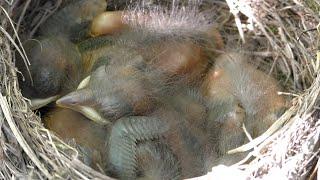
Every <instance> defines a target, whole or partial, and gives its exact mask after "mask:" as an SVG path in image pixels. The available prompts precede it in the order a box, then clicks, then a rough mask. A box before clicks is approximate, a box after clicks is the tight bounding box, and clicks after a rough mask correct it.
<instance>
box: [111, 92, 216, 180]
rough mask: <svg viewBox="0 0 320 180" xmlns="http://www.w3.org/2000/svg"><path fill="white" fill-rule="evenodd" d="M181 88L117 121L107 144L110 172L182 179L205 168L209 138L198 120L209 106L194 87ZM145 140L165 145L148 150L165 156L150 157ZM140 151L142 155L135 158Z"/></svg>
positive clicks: (194, 174)
mask: <svg viewBox="0 0 320 180" xmlns="http://www.w3.org/2000/svg"><path fill="white" fill-rule="evenodd" d="M181 91H182V92H181V93H178V94H177V95H173V96H171V95H168V96H167V97H163V99H162V100H161V101H162V103H161V105H159V107H158V108H157V109H155V110H154V111H153V112H150V113H148V114H145V115H144V116H130V117H123V118H120V119H119V120H117V121H116V122H115V124H114V126H113V127H112V129H111V136H110V139H109V143H108V148H107V154H108V157H109V160H108V162H109V163H110V165H109V167H108V168H109V172H113V174H114V175H116V177H120V178H124V179H126V178H129V177H131V178H132V177H134V176H138V177H141V178H148V177H149V178H151V179H165V178H167V179H181V178H190V177H195V176H199V175H201V174H203V173H205V172H206V166H205V165H206V164H207V162H205V161H206V159H205V158H206V157H207V154H206V151H205V150H206V149H205V148H206V146H207V145H208V144H207V143H208V141H207V137H206V134H205V133H204V132H203V126H202V125H200V126H196V124H197V123H195V121H202V122H203V123H205V120H206V107H205V106H204V104H202V103H203V102H201V100H200V99H201V98H200V97H198V96H197V93H195V91H189V90H181ZM144 143H148V144H149V145H153V146H158V145H162V149H158V150H157V149H154V150H150V149H149V150H148V151H147V152H148V153H151V154H159V153H160V154H162V156H164V155H166V156H165V159H150V158H149V156H147V157H145V156H144V155H143V154H141V149H140V148H142V147H144ZM141 145H143V146H142V147H141ZM165 147H167V148H165ZM143 152H146V150H144V151H143ZM137 155H139V156H140V157H138V158H135V157H137ZM157 156H160V157H161V155H157ZM141 158H143V159H141ZM145 158H146V159H149V161H146V160H145ZM211 159H212V158H211ZM211 159H210V160H211ZM165 164H167V165H168V166H169V167H166V166H165ZM139 172H140V173H139ZM137 173H138V174H137Z"/></svg>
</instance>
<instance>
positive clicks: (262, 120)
mask: <svg viewBox="0 0 320 180" xmlns="http://www.w3.org/2000/svg"><path fill="white" fill-rule="evenodd" d="M202 91H203V94H204V96H205V97H207V99H208V104H209V107H210V110H209V119H208V131H209V132H210V131H212V135H211V136H212V137H213V141H218V142H219V146H217V147H218V148H217V149H216V151H217V152H218V153H219V154H220V156H223V155H225V154H226V152H227V151H228V150H231V149H233V148H236V147H238V146H240V145H242V144H243V143H244V142H245V140H246V136H245V134H244V131H243V130H242V124H244V125H245V127H246V129H247V130H248V132H249V133H250V134H251V135H252V136H253V137H257V136H258V135H261V134H262V133H263V132H265V131H266V130H267V129H268V128H269V127H270V126H271V125H272V124H273V123H274V122H275V120H277V118H278V117H279V116H280V115H281V113H282V112H283V110H284V108H285V100H284V98H283V97H281V96H279V95H278V94H277V92H278V91H279V88H278V86H277V83H276V81H275V80H274V79H273V78H272V77H269V76H268V75H267V74H265V73H263V72H262V71H259V70H257V69H255V68H254V67H252V66H251V65H249V64H248V63H246V62H245V59H244V57H243V56H242V55H240V54H236V53H227V54H224V55H221V56H220V57H219V58H217V59H216V63H215V67H214V68H213V69H212V70H210V71H209V73H208V74H207V77H206V79H205V81H204V83H203V87H202ZM217 129H219V131H216V130H217ZM238 160H239V159H238ZM222 161H223V160H222ZM234 162H236V161H234ZM234 162H233V163H234ZM231 163H232V162H231Z"/></svg>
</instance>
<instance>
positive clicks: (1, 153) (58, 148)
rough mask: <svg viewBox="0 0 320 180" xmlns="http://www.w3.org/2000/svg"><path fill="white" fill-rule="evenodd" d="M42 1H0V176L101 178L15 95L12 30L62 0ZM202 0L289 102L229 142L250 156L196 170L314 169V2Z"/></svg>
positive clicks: (317, 57) (16, 35)
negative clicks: (259, 127) (244, 138)
mask: <svg viewBox="0 0 320 180" xmlns="http://www.w3.org/2000/svg"><path fill="white" fill-rule="evenodd" d="M46 2H47V3H40V0H26V1H23V2H20V1H19V0H11V1H10V0H4V1H1V2H0V5H1V6H0V23H1V24H0V82H1V83H0V90H1V96H0V107H1V109H0V110H1V111H0V127H1V135H0V157H1V160H2V161H1V171H0V178H1V179H11V178H21V177H26V176H28V177H30V178H32V179H33V178H37V179H38V178H39V179H44V178H61V179H65V178H72V179H91V178H98V179H108V178H109V177H107V176H106V175H104V174H103V173H101V172H98V171H95V170H93V169H91V168H90V167H88V166H86V165H85V164H83V163H82V162H81V161H80V160H78V157H79V153H78V151H77V150H76V149H75V148H74V147H72V146H70V145H68V144H66V143H65V142H63V141H62V140H60V139H59V138H58V137H56V136H55V135H54V134H52V133H50V132H49V130H47V129H46V128H45V127H44V126H43V124H42V123H41V119H40V117H39V116H38V115H37V112H34V111H32V110H31V109H30V107H29V100H28V99H26V98H24V97H23V96H22V95H21V91H20V89H19V84H18V81H17V74H18V73H19V71H18V69H17V68H16V67H15V54H16V52H18V53H20V54H25V53H24V50H23V49H22V44H21V42H20V37H21V36H22V35H21V36H20V33H21V32H28V33H24V34H23V35H24V36H28V37H29V38H30V37H33V35H34V33H35V32H36V31H37V29H38V27H39V25H40V24H41V23H43V22H44V21H45V20H46V19H47V18H48V17H49V16H50V15H51V14H52V13H54V12H55V11H56V10H57V9H58V8H59V6H60V5H61V4H62V3H64V2H63V1H61V0H56V1H46ZM111 3H113V2H112V1H111ZM206 4H210V5H212V4H214V6H211V7H210V10H211V11H212V12H215V13H216V15H215V21H216V22H217V24H219V28H220V29H221V30H223V32H222V35H223V38H224V40H225V41H228V42H233V43H229V44H236V46H237V47H241V53H244V54H250V55H252V56H254V57H256V58H255V61H252V63H253V64H255V65H257V66H258V67H259V69H261V70H263V71H265V72H267V73H269V74H272V75H274V76H275V77H276V78H277V79H278V80H279V83H280V84H281V85H282V86H283V87H285V88H284V89H285V90H284V91H283V92H279V94H281V95H282V96H285V97H286V98H287V99H290V103H289V104H290V107H289V108H288V109H287V111H286V112H285V113H284V114H283V115H282V116H281V117H280V118H279V119H278V120H277V121H276V122H275V123H274V124H273V125H272V127H270V128H269V129H268V130H267V131H266V132H265V133H264V134H262V135H261V136H259V137H258V138H256V139H250V136H249V135H248V138H249V140H250V142H249V143H248V144H245V145H243V146H241V147H239V148H237V149H235V150H234V151H249V152H250V153H249V154H248V156H247V157H246V158H245V159H244V160H243V161H242V162H245V161H246V160H248V159H251V160H252V161H250V163H242V162H239V163H237V164H235V165H232V166H228V167H227V166H216V167H213V168H212V171H211V172H208V174H207V175H204V178H207V177H211V178H220V179H231V178H236V179H248V178H252V179H253V178H277V179H280V178H281V179H289V178H290V179H300V178H303V179H304V178H308V179H314V178H315V177H316V176H319V173H320V172H319V167H320V166H319V162H320V161H319V160H318V157H319V137H320V121H318V119H319V118H320V112H319V110H318V108H319V107H318V105H319V99H318V96H319V93H320V44H319V43H320V41H319V37H320V26H319V22H320V21H319V19H320V16H319V12H320V2H319V1H317V0H305V1H299V0H289V1H281V0H278V1H272V0H266V1H262V0H242V1H238V0H226V2H224V1H212V2H211V1H210V3H209V2H208V3H207V2H205V1H204V5H206ZM31 19H35V20H34V21H31ZM257 42H260V43H259V46H257V45H256V44H255V43H257ZM261 42H263V43H261ZM229 48H230V49H231V48H234V47H229ZM244 130H245V129H244Z"/></svg>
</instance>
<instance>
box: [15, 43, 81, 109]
mask: <svg viewBox="0 0 320 180" xmlns="http://www.w3.org/2000/svg"><path fill="white" fill-rule="evenodd" d="M24 48H25V51H26V54H27V56H28V59H29V61H30V66H28V68H27V67H26V66H25V64H24V62H23V60H22V59H17V62H16V66H17V67H18V69H19V71H21V75H22V76H19V82H20V87H21V89H22V93H23V95H24V96H25V97H27V98H30V99H31V100H32V101H33V102H32V103H33V105H32V106H33V108H38V107H41V106H43V105H45V104H46V103H49V102H50V101H53V100H54V98H52V97H56V98H57V96H58V95H63V94H65V93H67V92H70V91H71V90H74V89H75V88H76V87H77V85H78V84H79V82H80V81H81V79H82V78H83V77H82V74H83V73H82V70H81V68H82V67H81V57H80V53H79V51H78V50H77V48H76V47H75V45H74V44H72V43H71V42H69V41H68V40H67V39H65V38H62V37H48V38H42V39H39V40H38V41H36V40H29V41H27V42H26V43H24ZM28 69H29V70H30V71H28ZM29 72H30V74H29Z"/></svg>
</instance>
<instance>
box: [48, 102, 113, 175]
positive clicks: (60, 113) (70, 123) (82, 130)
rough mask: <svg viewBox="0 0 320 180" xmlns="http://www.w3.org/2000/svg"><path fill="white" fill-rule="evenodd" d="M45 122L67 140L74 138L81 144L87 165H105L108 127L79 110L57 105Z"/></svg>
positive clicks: (94, 166) (96, 166)
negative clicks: (88, 117) (100, 124)
mask: <svg viewBox="0 0 320 180" xmlns="http://www.w3.org/2000/svg"><path fill="white" fill-rule="evenodd" d="M43 122H44V125H45V127H46V128H48V129H49V130H50V131H53V132H54V133H55V134H57V135H58V136H59V137H60V138H62V140H64V141H65V142H69V141H72V140H74V141H75V143H76V144H77V145H79V146H80V148H81V149H80V150H84V152H85V154H84V158H83V159H84V161H85V163H86V164H87V165H90V166H91V167H93V168H95V169H97V168H98V166H100V167H103V165H104V163H105V162H104V159H105V156H104V154H103V152H104V151H105V149H104V148H105V141H106V138H107V137H108V131H107V129H105V128H104V127H102V126H99V125H98V124H96V123H94V122H92V121H91V120H89V119H87V118H86V117H84V116H83V115H81V114H80V113H78V112H75V111H72V110H69V109H64V108H57V107H56V108H54V109H52V110H50V111H49V112H48V113H47V114H46V115H45V117H44V118H43Z"/></svg>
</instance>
